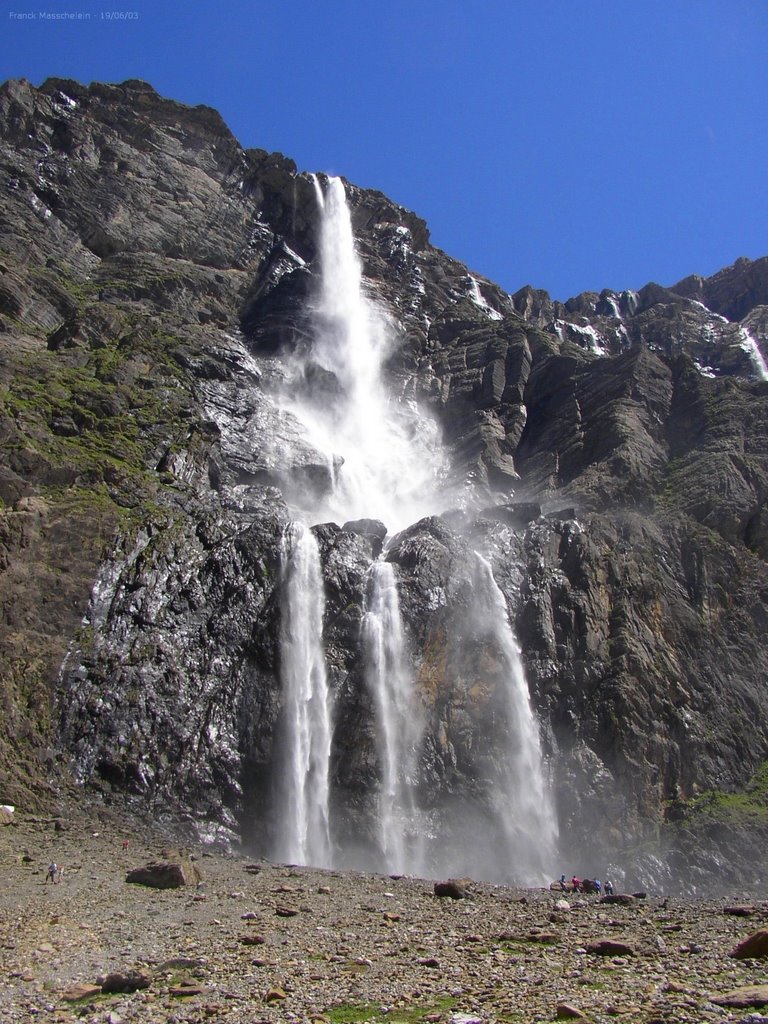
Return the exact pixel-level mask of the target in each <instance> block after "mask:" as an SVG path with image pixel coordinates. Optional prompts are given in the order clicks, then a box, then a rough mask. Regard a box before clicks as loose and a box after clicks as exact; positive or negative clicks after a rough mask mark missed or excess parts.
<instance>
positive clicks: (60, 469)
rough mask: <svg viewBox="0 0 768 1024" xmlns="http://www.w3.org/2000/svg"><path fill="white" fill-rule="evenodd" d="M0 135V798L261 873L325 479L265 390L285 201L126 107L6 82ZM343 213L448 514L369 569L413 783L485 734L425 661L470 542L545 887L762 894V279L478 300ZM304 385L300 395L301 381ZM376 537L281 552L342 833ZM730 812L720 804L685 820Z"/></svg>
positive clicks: (765, 390) (304, 242)
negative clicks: (605, 875) (316, 588)
mask: <svg viewBox="0 0 768 1024" xmlns="http://www.w3.org/2000/svg"><path fill="white" fill-rule="evenodd" d="M0 130H1V132H2V143H1V145H0V230H1V232H2V239H0V246H1V247H2V251H0V353H2V359H0V398H1V402H0V436H1V437H2V440H3V456H2V463H1V464H0V499H1V501H2V504H0V573H1V574H2V593H3V600H2V607H1V608H0V693H1V694H2V701H3V712H4V723H5V729H4V732H3V735H2V737H0V788H2V791H3V795H4V798H6V799H8V800H11V801H13V802H14V803H15V804H18V805H20V806H26V807H30V806H32V807H34V806H38V807H43V806H50V805H51V804H52V803H53V802H55V799H56V787H57V786H60V785H63V784H68V782H69V780H70V779H74V780H76V781H77V782H78V783H81V784H87V785H88V786H90V787H96V788H98V789H100V790H101V792H102V794H103V795H104V797H105V798H107V799H120V800H123V801H127V803H128V804H129V805H132V806H134V807H136V808H142V809H145V810H146V809H148V808H149V809H151V810H152V813H153V814H155V815H160V816H169V817H171V818H173V819H174V820H179V819H184V820H187V821H189V822H190V823H191V824H193V825H194V827H195V829H196V830H197V831H198V833H199V834H201V835H203V836H205V837H208V838H214V837H216V836H225V837H229V838H233V837H240V838H242V839H243V840H244V841H245V842H246V843H247V844H248V845H249V846H250V847H252V848H254V849H256V850H262V849H264V848H265V846H266V844H267V842H268V839H269V835H270V830H272V829H273V828H274V821H273V820H271V819H270V813H271V812H270V808H271V807H273V804H272V803H271V801H272V800H273V791H272V783H273V779H272V773H273V761H272V756H273V744H274V736H275V727H276V723H277V721H278V718H279V714H280V687H279V658H280V653H279V649H278V636H279V622H280V609H279V602H280V565H281V561H280V559H281V554H280V551H281V548H280V541H281V536H282V531H283V529H284V527H285V525H286V523H287V522H288V521H289V519H290V517H291V512H290V508H291V507H292V504H293V502H294V499H295V496H296V494H297V493H298V492H299V491H307V490H314V491H317V493H322V491H323V489H324V488H327V486H328V481H329V475H330V474H332V473H333V471H334V469H333V466H332V465H331V464H330V463H329V461H328V458H327V457H326V456H324V455H323V454H322V453H320V452H318V451H317V450H316V449H315V448H314V446H313V444H312V439H311V438H308V437H307V436H306V433H305V431H304V430H303V429H302V427H301V425H300V424H299V423H298V421H296V420H295V419H294V418H292V417H291V416H290V415H286V414H285V413H284V412H283V411H282V410H280V409H279V408H278V407H277V406H276V404H275V402H274V399H273V395H274V394H275V391H276V389H278V388H279V386H280V384H281V382H282V381H284V379H285V374H286V369H285V368H286V363H287V361H288V360H289V359H290V357H291V355H292V353H294V352H296V351H299V350H301V347H302V345H303V344H304V343H305V339H306V335H307V330H308V325H307V300H308V297H309V296H311V294H312V288H313V282H314V280H315V276H316V273H317V267H316V256H317V253H316V245H317V243H316V228H317V224H316V221H317V213H316V207H315V198H314V187H313V184H312V182H311V180H310V178H309V177H308V176H307V175H304V174H300V173H298V171H297V168H296V167H295V165H294V164H293V163H292V162H291V161H290V160H288V159H286V158H285V157H283V156H281V155H279V154H268V153H265V152H262V151H258V150H244V149H242V147H241V146H240V145H239V144H238V143H237V141H236V140H235V139H234V137H233V136H232V135H231V133H230V132H229V130H228V129H227V127H226V126H225V125H224V123H223V122H222V120H221V118H220V117H219V115H218V114H216V112H215V111H212V110H210V109H209V108H206V107H196V108H189V107H185V106H183V105H181V104H178V103H174V102H171V101H169V100H165V99H162V98H161V97H160V96H158V95H157V93H155V92H154V90H152V89H151V88H150V87H149V86H148V85H146V84H145V83H141V82H135V81H130V82H126V83H123V84H122V85H100V84H94V85H92V86H90V87H87V88H86V87H84V86H81V85H79V84H77V83H75V82H70V81H63V80H58V79H50V80H48V81H47V82H45V83H44V84H43V85H42V86H41V87H40V88H39V89H35V88H33V87H32V86H30V85H29V83H27V82H24V81H21V82H10V83H6V84H5V85H4V86H3V87H2V88H1V89H0ZM347 194H348V198H349V201H350V205H351V208H352V216H353V224H354V228H355V233H356V239H357V245H358V248H359V252H360V256H361V259H362V263H363V270H364V275H365V282H366V287H367V289H368V290H369V291H370V293H371V294H372V295H373V296H375V298H376V301H377V302H378V303H379V304H380V305H381V306H382V307H383V308H386V310H387V311H388V316H389V319H390V321H391V324H392V330H393V333H394V335H395V344H394V345H393V348H392V352H391V354H390V357H389V360H388V364H387V373H388V375H389V380H390V382H391V387H392V391H393V394H395V395H397V396H399V398H400V399H401V400H402V401H407V402H410V403H416V404H418V405H420V406H421V407H422V408H423V410H424V415H425V416H431V417H434V419H435V420H436V422H437V423H438V424H439V426H440V429H441V431H442V435H443V439H444V443H445V446H446V450H447V452H448V457H449V466H448V475H449V477H450V482H451V483H452V484H453V486H454V487H455V489H456V491H457V493H461V494H462V495H463V496H464V497H465V498H466V499H467V500H466V501H463V502H462V507H461V508H456V509H453V510H449V511H446V512H445V513H443V514H442V515H440V516H436V517H433V518H429V519H425V520H422V521H420V522H418V523H415V524H413V525H411V526H410V527H409V528H408V529H406V530H405V531H403V532H402V533H401V534H400V535H398V536H397V537H396V538H394V539H393V540H392V541H391V543H390V544H389V546H388V548H387V551H386V558H387V559H388V560H389V561H391V562H392V563H393V564H394V565H395V566H396V568H397V571H398V574H399V579H400V582H401V603H402V607H403V613H404V618H405V622H406V627H407V634H408V642H409V645H410V651H411V657H412V661H413V667H414V671H415V672H416V673H417V675H418V679H419V685H420V691H421V693H422V695H423V698H424V702H425V707H426V709H427V714H428V720H429V724H428V732H427V740H426V743H425V751H424V755H423V758H422V762H421V765H420V772H421V785H422V787H423V790H424V792H425V793H428V794H430V799H431V800H432V802H433V804H434V806H435V807H436V808H438V807H439V806H440V805H442V804H443V803H445V802H448V803H450V799H451V798H452V797H453V796H455V794H457V793H462V794H464V795H465V796H466V795H467V794H470V795H472V794H473V792H474V791H473V788H472V785H473V783H472V778H471V776H472V764H473V758H474V757H475V756H476V755H475V751H476V749H477V745H478V744H482V743H484V742H485V739H486V738H487V736H488V735H489V733H488V722H489V720H490V717H491V715H492V702H491V701H489V700H488V699H486V698H487V694H488V692H489V691H488V690H487V688H484V687H483V686H478V687H476V688H475V689H473V683H474V682H476V681H477V679H479V678H481V674H482V672H486V673H487V663H488V658H489V657H491V660H492V652H490V654H489V651H488V649H487V648H482V645H476V646H475V647H474V648H472V647H471V646H470V645H465V646H464V647H463V648H462V651H461V652H460V651H458V649H457V646H456V644H455V643H454V640H455V637H456V635H457V630H460V627H461V626H462V624H464V628H465V629H466V628H468V627H467V626H466V615H465V610H466V602H467V594H468V592H469V591H470V590H471V588H472V579H471V573H470V572H469V568H468V567H469V565H470V563H471V553H472V551H474V550H475V549H482V550H484V551H487V552H488V553H489V555H490V557H491V560H492V562H493V568H494V573H495V576H496V580H497V582H498V583H499V586H500V587H501V588H502V590H503V592H504V594H505V597H506V600H507V603H508V607H509V609H510V614H511V617H512V620H513V623H514V625H515V631H516V635H517V638H518V641H519V643H520V646H521V648H522V654H523V659H524V663H525V667H526V671H527V677H528V682H529V687H530V691H531V696H532V700H533V703H534V706H535V708H536V711H537V713H538V716H539V719H540V721H541V723H542V738H543V744H544V749H545V754H546V757H547V760H548V763H549V765H550V767H551V771H552V774H553V777H554V779H555V784H556V795H557V805H558V811H559V821H560V830H561V834H562V835H564V836H567V837H568V842H567V846H566V848H565V850H566V852H567V855H568V858H569V862H568V864H566V865H565V867H566V869H567V870H568V871H570V870H572V868H575V867H577V865H578V864H583V866H584V868H586V869H589V868H590V866H591V865H593V864H594V865H600V864H613V865H615V866H616V868H617V869H619V870H623V871H624V872H625V873H626V877H627V880H628V883H633V880H634V879H635V878H638V879H639V880H640V879H642V880H643V881H644V882H645V883H649V881H650V882H656V883H658V884H664V885H669V884H675V885H677V886H678V887H685V886H689V887H698V888H699V889H700V890H704V889H707V888H710V889H714V888H717V887H718V886H719V885H720V884H722V882H723V880H724V879H725V881H728V882H731V881H739V882H741V883H742V884H743V885H744V886H745V887H753V886H756V885H759V884H762V880H764V878H765V872H766V867H767V864H766V855H765V850H766V844H765V842H764V839H765V834H766V832H768V819H767V818H766V812H765V810H764V807H765V803H764V790H760V789H759V787H758V786H757V783H756V782H755V780H756V779H757V780H759V779H762V777H763V776H762V775H761V774H760V768H761V765H762V764H763V763H764V762H765V761H766V759H768V693H767V692H766V688H765V679H766V674H767V673H768V641H767V640H766V635H767V634H766V625H767V624H768V566H766V558H767V557H768V511H766V500H767V499H768V383H766V380H765V378H766V376H768V374H767V373H766V371H765V366H764V363H763V362H762V359H763V357H762V354H761V348H764V345H765V343H766V342H767V341H768V258H766V259H762V260H757V261H753V262H751V261H749V260H739V261H738V262H737V263H736V264H735V265H734V266H733V267H730V268H727V269H726V270H724V271H722V272H721V273H720V274H717V275H715V276H714V277H713V278H709V279H701V278H696V277H693V278H686V279H685V280H684V281H682V282H680V283H679V284H677V285H674V286H672V287H670V288H662V287H660V286H657V285H648V286H647V287H646V288H644V289H642V290H641V291H640V292H637V293H634V292H629V291H627V292H622V293H614V292H608V291H606V292H603V293H601V294H599V295H597V294H591V293H590V294H586V295H582V296H578V297H576V298H574V299H570V300H569V301H568V302H566V303H560V302H556V301H553V300H551V299H550V298H549V296H547V295H546V293H544V292H540V291H535V290H533V289H532V288H524V289H521V290H520V291H518V292H517V293H516V294H515V295H512V296H510V295H506V294H505V293H504V292H503V291H502V290H501V289H500V288H498V287H497V286H496V285H494V284H492V283H491V282H489V281H486V280H484V279H482V278H481V277H479V276H478V275H475V274H472V273H471V272H470V271H469V270H468V269H467V268H466V267H464V266H463V265H462V264H460V263H459V262H457V261H456V260H453V259H451V258H450V257H449V256H447V255H446V254H444V253H442V252H440V251H439V250H437V249H434V248H433V247H431V245H430V243H429V235H428V232H427V229H426V226H425V225H424V223H423V221H421V220H420V219H419V218H418V217H417V216H415V215H414V214H412V213H410V212H408V211H406V210H404V209H402V208H401V207H399V206H397V205H396V204H395V203H393V202H391V201H390V200H389V199H387V198H386V197H385V196H383V195H381V194H380V193H377V192H372V191H366V190H363V189H360V188H357V187H355V186H352V185H348V187H347ZM321 378H322V379H321ZM311 386H312V387H315V388H319V389H325V392H324V393H326V394H327V395H328V396H329V400H332V396H333V389H334V387H335V383H334V381H333V380H332V379H329V378H328V377H322V374H320V373H319V371H318V374H317V375H316V379H314V380H313V381H312V383H311ZM386 526H387V524H384V525H383V527H382V526H381V524H376V523H374V522H372V521H365V522H350V523H346V524H344V523H342V524H334V523H329V524H323V525H321V526H317V527H315V534H316V537H317V540H318V545H319V548H320V551H321V556H322V561H323V572H324V578H325V586H326V601H327V607H326V621H325V644H326V650H327V657H328V670H329V678H330V680H331V685H332V687H333V690H334V693H335V696H336V699H337V702H338V721H339V723H340V725H339V728H338V730H337V736H336V738H335V741H334V743H335V747H334V753H333V759H332V761H333V782H334V786H335V791H336V793H337V799H338V800H339V802H340V804H342V805H343V815H342V816H343V817H344V820H345V828H347V829H348V830H349V832H350V834H356V833H357V832H358V831H359V830H361V829H362V830H363V831H365V828H366V821H367V815H368V814H369V811H370V807H369V803H370V789H371V785H372V783H373V781H374V780H375V778H376V774H377V770H378V769H377V764H376V759H375V752H374V749H373V743H372V736H371V708H370V700H369V698H368V697H367V696H366V694H365V691H364V687H363V686H362V682H361V680H362V670H363V665H362V661H363V659H362V654H361V651H360V643H359V636H360V624H361V620H362V615H363V612H364V602H365V587H366V573H367V569H368V567H369V565H370V563H371V561H372V560H373V559H375V558H377V557H378V556H379V554H380V552H381V550H382V543H383V539H384V536H385V534H386ZM482 678H485V679H486V682H487V675H486V676H485V677H482ZM484 695H485V697H484ZM489 756H493V751H492V749H491V752H490V755H489ZM750 780H752V782H750ZM750 785H751V786H752V789H751V790H750V789H749V787H750ZM756 787H757V788H756ZM715 791H717V793H718V794H720V797H721V798H722V799H720V800H719V802H718V800H716V799H714V798H713V796H712V794H713V793H715ZM744 792H748V793H752V797H751V798H750V799H751V803H750V805H749V806H750V813H748V814H745V815H743V816H741V817H739V814H738V808H735V809H734V808H733V807H729V809H728V814H727V815H720V816H719V817H718V814H717V813H716V812H717V810H718V808H720V809H722V808H723V807H725V806H726V805H727V796H728V794H738V793H744ZM707 794H709V795H707ZM755 807H757V808H758V809H759V808H763V811H762V812H760V813H752V809H754V808H755ZM756 851H758V852H756ZM725 853H727V859H726V856H725ZM571 859H573V860H574V861H577V863H573V864H572V866H571V867H569V864H571ZM601 870H602V869H601ZM729 872H730V874H729ZM612 873H613V869H612ZM616 877H617V878H618V877H619V876H618V875H616ZM638 884H639V883H638Z"/></svg>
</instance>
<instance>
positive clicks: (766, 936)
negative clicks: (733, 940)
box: [731, 928, 768, 960]
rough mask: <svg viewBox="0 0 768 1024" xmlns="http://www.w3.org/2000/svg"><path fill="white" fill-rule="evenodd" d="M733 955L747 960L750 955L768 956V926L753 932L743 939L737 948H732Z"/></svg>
mask: <svg viewBox="0 0 768 1024" xmlns="http://www.w3.org/2000/svg"><path fill="white" fill-rule="evenodd" d="M731 956H733V957H736V959H737V960H746V959H747V958H749V957H755V958H759V957H768V928H760V929H759V931H756V932H753V934H752V935H750V936H749V937H748V938H746V939H743V940H742V941H741V942H740V943H739V944H738V946H736V947H735V949H732V950H731Z"/></svg>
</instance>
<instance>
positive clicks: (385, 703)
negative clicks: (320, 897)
mask: <svg viewBox="0 0 768 1024" xmlns="http://www.w3.org/2000/svg"><path fill="white" fill-rule="evenodd" d="M367 605H368V607H367V610H366V613H365V618H364V620H363V642H364V646H365V650H366V658H367V671H366V682H367V684H368V687H369V690H370V692H371V696H372V697H373V700H374V703H375V707H376V720H377V725H378V753H379V760H380V762H381V784H380V789H379V800H378V826H379V847H380V849H381V853H382V857H383V865H382V868H383V869H384V870H387V871H397V872H400V873H406V872H407V873H410V874H417V873H419V872H420V871H422V870H423V843H424V833H423V827H422V822H421V821H420V816H419V812H418V807H417V803H416V800H415V798H414V793H415V787H416V772H417V767H418V753H419V744H420V741H421V737H422V733H423V727H424V722H423V714H422V709H421V708H420V707H419V706H418V702H417V699H416V695H415V693H414V689H413V679H412V675H411V669H410V666H409V665H408V663H407V658H406V651H405V639H404V637H403V624H402V619H401V617H400V602H399V598H398V593H397V581H396V579H395V573H394V569H393V568H392V565H391V564H390V563H389V562H374V564H373V565H372V566H371V579H370V586H369V595H368V601H367Z"/></svg>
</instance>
